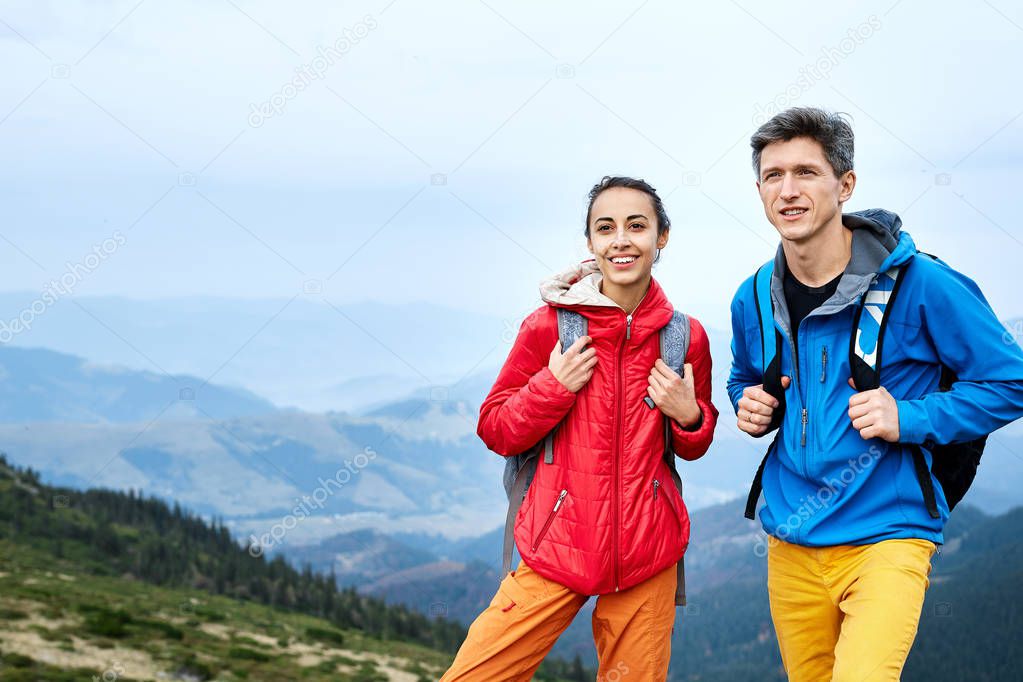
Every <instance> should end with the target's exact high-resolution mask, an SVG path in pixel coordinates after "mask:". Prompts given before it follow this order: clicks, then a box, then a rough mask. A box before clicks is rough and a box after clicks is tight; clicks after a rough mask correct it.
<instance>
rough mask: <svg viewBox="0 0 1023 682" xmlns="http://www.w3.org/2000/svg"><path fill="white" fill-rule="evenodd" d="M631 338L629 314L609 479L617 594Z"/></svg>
mask: <svg viewBox="0 0 1023 682" xmlns="http://www.w3.org/2000/svg"><path fill="white" fill-rule="evenodd" d="M631 338H632V315H631V314H630V315H626V316H625V338H624V339H622V342H621V344H619V346H618V357H617V363H618V366H617V370H618V377H617V379H618V386H617V387H616V389H617V390H616V391H615V395H617V396H619V399H618V414H617V417H618V418H617V420H616V421H615V425H614V426H615V443H616V444H617V445H618V451H617V452H616V453H615V454H614V456H613V457H612V458H611V478H612V486H611V490H612V492H613V493H614V499H613V501H612V504H611V508H612V510H613V511H614V523H612V524H611V535H612V539H613V541H614V542H613V546H614V547H613V552H614V582H615V592H617V591H618V590H619V585H620V584H621V566H620V565H619V564H620V561H621V558H620V557H619V556H618V554H619V549H618V540H619V538H618V536H619V534H620V533H621V528H620V526H621V520H620V518H619V514H618V512H619V506H620V505H621V491H620V490H619V487H620V485H621V482H620V481H619V476H620V474H619V466H620V464H621V462H620V461H619V460H620V459H621V457H622V451H623V450H624V449H625V443H623V442H622V439H623V429H622V424H623V423H624V422H625V397H624V392H625V367H624V365H625V363H624V362H623V358H624V355H625V354H624V352H623V351H624V350H625V342H626V341H627V340H629V339H631Z"/></svg>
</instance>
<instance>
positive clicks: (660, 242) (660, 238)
mask: <svg viewBox="0 0 1023 682" xmlns="http://www.w3.org/2000/svg"><path fill="white" fill-rule="evenodd" d="M669 234H671V230H665V231H664V232H663V233H662V234H659V235H657V248H658V249H663V248H664V247H665V246H667V245H668V235H669Z"/></svg>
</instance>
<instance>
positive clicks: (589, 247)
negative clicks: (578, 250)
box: [586, 237, 597, 256]
mask: <svg viewBox="0 0 1023 682" xmlns="http://www.w3.org/2000/svg"><path fill="white" fill-rule="evenodd" d="M586 250H587V251H589V252H590V253H593V241H592V240H591V239H590V238H589V237H587V238H586ZM593 255H594V256H596V255H597V254H595V253H593Z"/></svg>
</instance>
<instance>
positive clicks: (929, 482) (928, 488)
mask: <svg viewBox="0 0 1023 682" xmlns="http://www.w3.org/2000/svg"><path fill="white" fill-rule="evenodd" d="M910 447H911V449H912V450H913V469H914V470H915V471H916V480H917V481H919V483H920V490H921V491H922V492H923V494H924V505H926V507H927V513H928V514H930V516H931V518H932V519H938V518H941V514H939V513H938V500H937V498H936V497H935V496H934V479H932V478H931V471H930V469H928V468H927V460H926V459H925V458H924V452H923V450H921V449H920V446H919V445H915V444H914V445H912V446H910Z"/></svg>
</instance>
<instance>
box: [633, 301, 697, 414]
mask: <svg viewBox="0 0 1023 682" xmlns="http://www.w3.org/2000/svg"><path fill="white" fill-rule="evenodd" d="M689 336H690V329H689V316H688V315H686V314H685V313H680V312H679V311H677V310H676V311H675V312H674V313H673V314H672V316H671V319H670V320H668V324H666V325H664V327H663V328H661V359H662V360H664V362H665V363H666V364H667V365H668V367H671V368H672V369H673V370H675V372H677V373H678V375H679V376H684V375H685V371H686V355H687V354H688V353H689ZM643 402H645V403H646V406H647V407H649V408H650V409H651V410H652V409H654V408H655V407H657V405H656V404H654V400H653V398H651V397H650V396H647V397H645V398H643Z"/></svg>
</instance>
